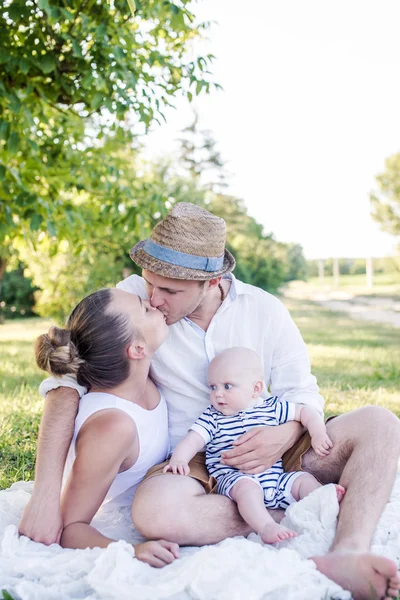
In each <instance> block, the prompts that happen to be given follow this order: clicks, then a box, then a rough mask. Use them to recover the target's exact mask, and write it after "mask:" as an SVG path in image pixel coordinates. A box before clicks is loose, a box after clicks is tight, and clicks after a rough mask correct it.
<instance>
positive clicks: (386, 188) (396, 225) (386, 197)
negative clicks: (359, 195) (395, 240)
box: [370, 153, 400, 238]
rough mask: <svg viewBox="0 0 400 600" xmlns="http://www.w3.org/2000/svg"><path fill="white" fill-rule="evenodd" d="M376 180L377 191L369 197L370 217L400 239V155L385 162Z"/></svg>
mask: <svg viewBox="0 0 400 600" xmlns="http://www.w3.org/2000/svg"><path fill="white" fill-rule="evenodd" d="M376 180H377V183H378V188H379V189H378V191H377V192H374V193H372V194H371V195H370V200H371V204H372V217H373V218H374V219H375V221H377V222H378V223H380V225H381V229H382V230H383V231H387V232H388V233H391V234H392V235H394V236H397V237H399V238H400V153H399V154H394V155H393V156H391V157H390V158H388V159H387V160H386V162H385V171H384V172H383V173H381V174H380V175H378V176H377V177H376Z"/></svg>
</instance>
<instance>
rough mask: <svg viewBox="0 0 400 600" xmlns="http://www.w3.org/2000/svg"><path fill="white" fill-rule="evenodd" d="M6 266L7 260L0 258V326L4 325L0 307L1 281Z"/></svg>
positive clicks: (0, 297)
mask: <svg viewBox="0 0 400 600" xmlns="http://www.w3.org/2000/svg"><path fill="white" fill-rule="evenodd" d="M6 266H7V259H6V258H1V256H0V325H1V324H2V323H4V320H5V319H4V311H3V307H2V305H1V303H2V301H3V298H2V289H1V288H2V281H3V275H4V273H5V272H6Z"/></svg>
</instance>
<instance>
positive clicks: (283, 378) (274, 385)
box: [266, 303, 325, 416]
mask: <svg viewBox="0 0 400 600" xmlns="http://www.w3.org/2000/svg"><path fill="white" fill-rule="evenodd" d="M279 312H280V317H281V323H280V328H279V329H280V330H279V333H278V335H277V338H276V340H275V343H274V350H273V356H272V365H271V374H270V390H271V395H272V396H278V398H279V400H280V401H281V402H282V401H286V402H294V403H295V404H306V405H308V406H311V407H313V408H314V409H315V410H316V411H317V412H318V413H319V414H320V415H321V416H323V409H324V403H325V401H324V399H323V397H322V396H321V395H320V394H319V387H318V385H317V380H316V378H315V377H314V375H312V373H311V366H310V357H309V355H308V350H307V347H306V345H305V343H304V340H303V338H302V337H301V333H300V331H299V330H298V328H297V326H296V324H295V323H294V321H293V319H292V317H291V316H290V314H289V311H288V310H287V309H286V308H285V307H284V306H283V305H282V304H281V303H280V311H279ZM266 343H267V344H268V340H266ZM266 375H267V374H266ZM267 381H268V378H267Z"/></svg>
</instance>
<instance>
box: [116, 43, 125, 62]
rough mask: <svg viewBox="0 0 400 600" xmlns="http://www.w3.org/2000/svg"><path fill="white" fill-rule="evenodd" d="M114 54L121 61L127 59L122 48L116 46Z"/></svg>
mask: <svg viewBox="0 0 400 600" xmlns="http://www.w3.org/2000/svg"><path fill="white" fill-rule="evenodd" d="M113 54H114V56H115V57H116V58H118V59H119V60H123V59H124V58H125V54H124V52H123V50H122V48H120V47H119V46H114V48H113Z"/></svg>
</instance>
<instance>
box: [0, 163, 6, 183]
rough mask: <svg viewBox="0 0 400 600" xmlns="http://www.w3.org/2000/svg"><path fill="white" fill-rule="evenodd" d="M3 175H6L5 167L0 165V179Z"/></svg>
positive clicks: (1, 179)
mask: <svg viewBox="0 0 400 600" xmlns="http://www.w3.org/2000/svg"><path fill="white" fill-rule="evenodd" d="M5 176H6V168H5V166H4V165H0V181H3V179H4V178H5Z"/></svg>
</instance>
